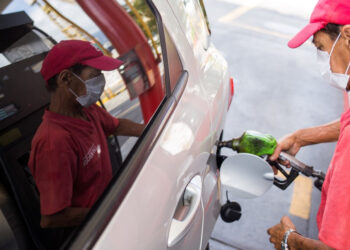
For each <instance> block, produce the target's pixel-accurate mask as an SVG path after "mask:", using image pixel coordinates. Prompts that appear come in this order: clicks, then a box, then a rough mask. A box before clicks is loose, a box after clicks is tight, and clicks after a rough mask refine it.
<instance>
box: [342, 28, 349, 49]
mask: <svg viewBox="0 0 350 250" xmlns="http://www.w3.org/2000/svg"><path fill="white" fill-rule="evenodd" d="M341 32H342V35H343V37H344V38H345V40H346V47H347V48H348V49H350V24H347V25H344V26H343V27H342V29H341Z"/></svg>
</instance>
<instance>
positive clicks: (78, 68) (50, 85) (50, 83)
mask: <svg viewBox="0 0 350 250" xmlns="http://www.w3.org/2000/svg"><path fill="white" fill-rule="evenodd" d="M86 67H88V66H86V65H82V64H80V63H77V64H75V65H73V66H72V67H70V68H69V70H70V71H72V72H73V73H74V74H77V75H80V74H81V72H82V71H83V69H85V68H86ZM57 76H58V74H56V75H54V76H53V77H51V78H50V79H49V80H47V85H46V89H47V90H48V91H49V92H50V93H52V92H55V90H56V89H57V86H58V85H57V81H56V80H57Z"/></svg>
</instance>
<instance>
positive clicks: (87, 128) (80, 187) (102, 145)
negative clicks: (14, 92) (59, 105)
mask: <svg viewBox="0 0 350 250" xmlns="http://www.w3.org/2000/svg"><path fill="white" fill-rule="evenodd" d="M84 112H85V114H86V116H87V118H88V121H85V120H82V119H78V118H72V117H68V116H64V115H60V114H57V113H54V112H51V111H48V110H47V111H45V114H44V116H43V121H42V123H41V125H40V126H39V128H38V130H37V132H36V134H35V136H34V138H33V141H32V149H31V153H30V159H29V163H28V165H29V168H30V170H31V171H32V174H33V176H34V179H35V182H36V185H37V187H38V189H39V192H40V208H41V214H42V215H51V214H55V213H57V212H59V211H61V210H63V209H65V208H66V207H85V208H90V207H92V205H93V204H94V203H95V201H96V200H97V198H98V197H99V196H100V195H101V193H102V192H103V190H104V189H105V187H106V186H107V184H108V183H109V181H110V180H111V178H112V168H111V163H110V158H109V151H108V146H107V141H106V137H107V136H109V135H111V134H112V133H114V132H115V130H116V129H117V127H118V124H119V121H118V119H116V118H114V117H113V116H111V115H110V114H109V113H108V112H107V111H105V110H104V109H102V108H100V107H98V106H97V105H92V106H90V107H88V108H84Z"/></svg>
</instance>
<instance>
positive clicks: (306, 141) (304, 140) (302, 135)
mask: <svg viewBox="0 0 350 250" xmlns="http://www.w3.org/2000/svg"><path fill="white" fill-rule="evenodd" d="M339 132H340V121H339V120H336V121H334V122H331V123H328V124H325V125H321V126H317V127H312V128H305V129H300V130H297V131H296V132H294V135H295V136H296V140H297V143H298V144H299V145H301V146H307V145H312V144H317V143H323V142H334V141H337V140H338V137H339Z"/></svg>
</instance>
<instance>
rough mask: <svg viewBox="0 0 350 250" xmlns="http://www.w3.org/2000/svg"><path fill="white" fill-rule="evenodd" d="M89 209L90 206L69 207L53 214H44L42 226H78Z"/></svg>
mask: <svg viewBox="0 0 350 250" xmlns="http://www.w3.org/2000/svg"><path fill="white" fill-rule="evenodd" d="M89 211H90V208H81V207H67V208H65V209H63V210H62V211H60V212H58V213H56V214H53V215H42V216H41V222H40V226H41V227H42V228H56V227H73V226H78V225H80V223H81V222H82V221H83V220H84V219H85V217H86V215H87V214H88V212H89Z"/></svg>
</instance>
